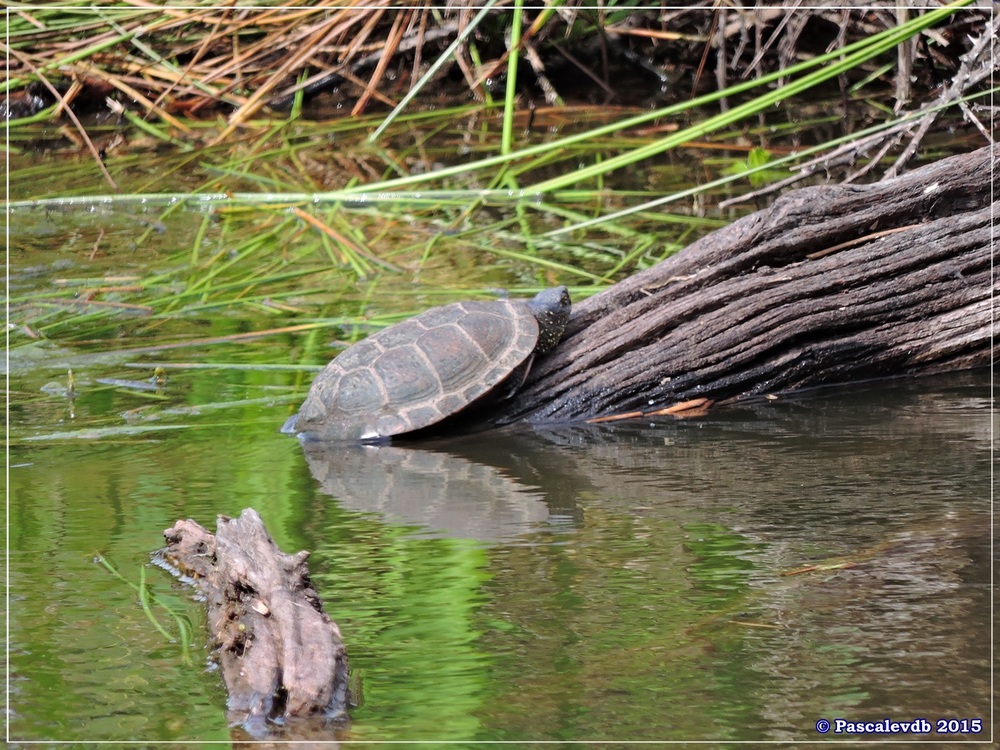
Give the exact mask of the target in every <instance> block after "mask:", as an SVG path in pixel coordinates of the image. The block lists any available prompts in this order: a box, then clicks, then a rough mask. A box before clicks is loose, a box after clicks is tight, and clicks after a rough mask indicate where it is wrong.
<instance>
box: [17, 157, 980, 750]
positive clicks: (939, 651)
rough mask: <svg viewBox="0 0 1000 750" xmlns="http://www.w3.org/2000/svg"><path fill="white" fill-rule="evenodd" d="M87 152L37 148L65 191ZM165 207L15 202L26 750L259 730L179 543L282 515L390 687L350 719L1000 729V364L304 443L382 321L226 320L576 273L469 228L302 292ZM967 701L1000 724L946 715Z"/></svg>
mask: <svg viewBox="0 0 1000 750" xmlns="http://www.w3.org/2000/svg"><path fill="white" fill-rule="evenodd" d="M57 166H58V165H55V166H54V170H55V171H54V172H53V174H55V176H53V175H43V174H41V172H42V171H43V170H42V168H41V167H39V181H40V182H44V184H45V188H44V189H43V190H42V192H48V193H51V192H53V191H54V190H56V189H57V186H56V182H58V174H57V171H58V170H57V169H56V167H57ZM95 190H97V188H94V187H91V189H90V192H91V193H93V192H95ZM32 192H33V188H32V186H31V185H28V184H25V183H22V184H20V185H19V186H18V191H16V194H17V195H18V197H25V196H28V195H31V194H32ZM159 216H160V214H159V211H158V210H155V211H150V212H149V213H143V212H142V211H138V212H137V213H135V214H132V215H125V214H122V213H121V212H112V211H109V210H107V209H106V208H101V207H90V208H87V207H85V206H84V207H75V208H72V209H68V210H65V211H61V210H57V209H51V208H50V209H46V210H44V211H42V210H23V209H19V210H18V211H16V212H15V213H14V214H13V215H12V235H11V237H12V239H11V244H10V248H9V262H10V266H9V268H10V274H11V279H10V283H11V288H10V296H11V318H10V323H11V328H10V331H9V334H10V349H9V359H8V363H7V365H8V373H9V378H10V390H9V398H10V415H9V422H8V427H9V430H10V448H9V466H10V468H9V486H8V495H7V502H8V512H9V537H8V548H9V574H10V581H9V600H8V604H9V612H8V614H9V617H10V639H9V642H8V654H9V662H10V709H11V712H10V715H9V717H8V730H9V736H10V739H12V740H15V741H17V742H20V743H28V742H32V741H56V742H60V743H65V744H66V745H72V744H74V743H77V742H83V741H135V742H139V743H142V744H145V745H155V744H156V743H159V742H165V741H182V742H190V743H199V742H209V741H220V742H236V741H240V740H244V739H246V735H245V734H244V733H242V731H241V730H240V729H239V728H233V727H230V726H229V718H230V717H227V714H226V694H225V690H224V688H223V686H222V684H221V679H220V677H219V675H218V673H217V671H216V670H215V669H214V668H213V666H212V663H211V661H210V659H209V654H208V652H207V649H206V644H205V632H206V631H205V628H204V617H203V607H202V604H201V603H200V602H199V601H197V600H196V598H195V594H194V592H193V590H191V589H190V588H188V587H186V586H184V585H182V584H181V583H179V582H177V581H176V580H175V579H174V578H173V577H171V576H170V575H169V574H168V573H167V572H166V571H164V570H161V569H160V568H157V567H154V566H153V565H152V564H151V563H150V554H151V552H152V551H154V550H155V549H157V548H159V547H161V546H162V544H163V537H162V533H163V531H164V530H165V529H167V528H168V527H170V526H171V525H172V524H173V523H174V522H175V521H177V520H178V519H184V518H191V519H194V520H196V521H198V522H200V523H202V524H203V525H205V526H207V527H209V528H210V529H214V526H215V518H216V516H218V515H219V514H225V515H230V516H234V515H238V514H239V513H240V512H241V511H242V510H243V509H244V508H249V507H252V508H254V509H256V510H257V511H258V512H259V513H260V515H261V516H262V518H263V520H264V522H265V524H266V525H267V527H268V529H269V531H270V533H271V534H272V535H273V537H274V538H275V540H276V541H277V543H278V544H279V545H280V546H281V547H282V548H283V549H284V550H286V551H288V552H294V551H297V550H300V549H305V550H309V551H310V553H311V557H310V570H311V574H312V579H313V582H314V583H315V584H316V586H317V589H318V590H319V592H320V594H321V596H322V598H323V600H324V603H325V606H326V609H327V611H328V612H329V613H330V615H331V616H332V617H333V618H334V619H335V620H336V622H337V623H338V625H339V627H340V629H341V631H342V633H343V635H344V639H345V642H346V644H347V648H348V652H349V656H350V662H351V668H352V671H353V672H354V680H355V683H356V684H357V685H358V686H359V687H360V690H359V692H360V695H361V701H360V705H358V706H357V707H356V708H354V709H353V710H352V711H351V720H350V723H349V724H348V725H342V726H331V727H328V728H326V729H324V730H322V732H325V734H322V733H321V736H322V737H324V738H328V739H340V740H345V739H353V740H366V741H374V742H378V741H389V740H440V741H455V742H463V741H473V740H493V741H505V740H509V741H513V740H592V741H595V740H596V741H601V740H604V741H611V740H675V741H684V740H690V741H695V740H704V741H715V742H719V743H726V742H734V741H739V740H761V741H773V740H787V741H799V742H805V741H813V740H819V739H841V740H844V739H851V740H857V739H859V736H858V735H852V734H847V733H837V732H835V731H833V730H831V731H830V732H829V733H826V734H821V733H819V732H818V731H817V729H816V724H817V722H818V721H819V720H821V719H827V720H829V721H831V722H834V721H835V720H837V719H845V720H848V721H851V722H861V721H880V720H884V719H886V718H889V719H891V720H897V721H910V720H913V719H915V718H924V719H926V720H927V721H929V722H931V723H932V731H931V732H930V733H928V734H919V735H918V734H916V733H912V732H911V733H909V734H903V735H895V736H893V737H892V739H897V740H913V741H917V740H938V741H940V740H952V739H956V738H962V739H980V740H981V739H983V738H984V737H985V736H986V732H988V731H989V730H988V727H989V724H990V715H989V711H990V706H991V694H990V691H991V684H992V683H991V663H990V658H991V651H990V633H991V627H992V622H991V597H990V575H991V569H992V568H991V565H992V562H993V559H994V558H993V557H992V549H993V548H992V539H991V526H990V524H991V501H990V498H991V490H992V488H991V478H992V462H991V456H992V453H991V451H992V440H993V429H992V423H991V418H992V411H991V387H990V380H989V376H988V374H985V373H965V374H959V375H955V376H952V377H940V378H932V379H927V380H923V381H895V382H885V383H878V384H867V385H865V386H859V387H856V388H852V389H845V390H843V391H828V392H825V393H819V394H812V395H810V396H809V397H802V398H782V399H778V400H777V401H774V402H767V403H762V404H757V405H753V406H743V407H730V408H725V409H716V410H713V411H711V412H710V413H709V414H708V415H707V416H704V417H699V418H695V419H689V420H685V421H675V420H673V419H671V418H668V417H664V418H661V419H660V420H658V421H652V422H650V421H640V422H625V423H620V424H616V425H614V426H612V425H602V426H587V425H567V426H560V427H558V428H557V429H551V430H542V429H530V428H527V427H525V428H521V429H511V430H504V431H498V432H495V433H490V434H482V435H478V436H474V437H465V438H462V439H461V440H451V441H449V440H438V441H435V442H433V443H427V444H422V445H421V446H420V447H419V448H416V447H409V448H401V447H384V448H379V449H360V448H350V449H347V448H344V449H334V450H326V451H324V450H312V449H310V450H304V448H303V446H302V445H300V444H299V442H298V441H297V440H295V439H294V438H291V437H289V436H286V435H282V434H280V433H279V431H278V430H279V427H280V426H281V425H282V423H283V422H284V421H285V419H286V418H287V417H288V416H289V414H291V413H292V411H293V410H294V409H295V408H296V407H297V406H298V404H299V403H300V402H301V400H302V398H303V397H304V395H305V391H306V388H307V387H308V384H309V382H310V380H311V378H312V375H313V372H314V371H313V370H311V369H309V367H310V366H317V365H321V364H322V363H324V362H325V361H326V360H327V359H329V358H330V357H331V356H332V355H333V354H335V353H336V352H337V351H338V350H339V349H337V348H331V346H330V344H331V342H334V341H338V340H339V341H343V340H349V339H352V338H355V337H356V336H358V335H361V334H363V333H364V330H363V329H359V328H357V327H356V326H354V325H348V324H343V325H338V326H336V327H332V328H331V327H327V328H319V329H313V330H303V331H285V332H281V333H277V334H272V335H268V336H263V337H259V338H252V337H250V338H246V337H245V338H228V339H224V337H233V336H238V335H245V334H248V333H253V332H257V331H262V330H265V329H273V328H281V327H283V326H289V325H294V324H297V323H303V322H306V323H308V322H312V321H316V320H319V321H323V320H340V319H341V318H343V320H345V321H346V320H354V319H355V318H357V317H358V316H367V315H375V314H384V315H402V314H406V313H407V312H413V311H416V310H419V309H424V308H426V307H428V306H430V305H434V304H440V303H443V302H447V301H451V300H452V299H455V298H457V295H458V294H459V293H460V290H456V289H455V288H454V287H453V288H451V289H449V290H447V292H442V291H440V289H439V287H438V286H436V282H439V281H440V280H441V279H443V278H451V279H454V278H456V277H458V278H461V279H463V281H464V283H465V284H467V285H468V287H470V288H471V287H477V288H478V290H480V291H481V290H482V289H483V288H484V287H488V286H491V285H492V286H498V287H508V288H517V287H527V286H537V285H539V284H541V283H550V282H552V281H567V280H566V279H552V278H543V277H540V275H539V274H538V272H537V269H533V268H531V267H527V268H526V267H525V266H519V265H518V264H517V263H515V262H499V261H497V259H496V258H494V257H488V258H486V259H485V260H484V256H483V255H482V254H481V251H480V249H478V248H477V247H476V246H475V245H474V243H473V244H472V245H469V244H466V245H461V243H460V242H459V241H458V240H456V244H457V245H460V246H461V249H460V250H459V251H454V252H452V251H451V250H452V248H451V246H450V245H449V244H448V243H449V242H450V240H449V239H448V238H447V237H446V236H444V235H442V236H441V237H440V238H439V239H435V240H434V241H435V242H437V243H438V245H445V246H447V247H446V249H447V250H448V252H444V251H442V252H440V253H439V255H437V256H435V257H434V258H431V259H430V260H429V262H428V264H427V265H426V266H425V267H423V266H422V267H421V274H422V276H421V278H420V279H417V278H411V277H409V276H407V275H406V274H401V275H399V276H396V277H393V276H392V275H391V274H387V275H386V278H383V279H381V280H379V281H378V282H377V283H368V282H363V281H357V280H355V281H354V282H350V281H347V280H339V281H337V276H336V275H337V273H339V270H334V271H333V272H332V279H333V281H332V282H331V283H330V288H329V290H328V291H324V292H323V293H321V294H317V293H316V292H315V286H316V285H315V283H313V284H312V290H311V294H312V296H310V297H308V298H302V299H300V298H298V297H297V296H296V294H297V291H296V290H295V289H292V290H291V291H289V290H288V288H287V287H288V284H287V282H285V283H284V286H283V287H281V288H280V289H279V288H278V287H275V289H276V291H275V296H274V297H270V296H268V295H269V294H270V292H269V291H268V289H267V288H266V284H265V285H264V289H263V291H261V290H260V289H259V288H258V287H257V286H255V284H257V283H258V280H256V279H255V278H254V272H253V271H252V267H251V269H250V270H247V271H246V272H245V274H244V275H243V276H241V275H240V273H244V272H243V271H240V270H239V269H240V261H241V259H240V258H233V257H230V256H228V255H226V250H227V243H230V242H233V243H234V244H235V240H236V239H239V240H240V241H243V240H245V239H246V234H247V233H250V234H252V233H253V232H256V231H258V230H257V229H256V228H255V225H253V224H252V222H248V223H247V225H246V227H244V228H243V229H242V230H239V229H238V228H237V229H236V230H234V229H232V228H231V227H229V226H228V225H224V226H221V228H220V227H219V226H217V225H216V224H215V223H214V222H209V223H205V222H204V221H203V220H204V219H205V217H206V216H207V214H200V213H195V212H191V213H184V212H177V213H175V214H174V215H173V216H172V217H171V218H170V219H169V220H167V221H166V222H165V223H161V221H160V218H159ZM350 218H351V220H353V218H354V216H353V215H352V216H351V217H350ZM397 228H398V227H397ZM403 229H405V230H406V231H411V232H413V233H420V232H424V231H428V232H429V231H431V230H430V229H428V228H427V227H425V226H423V225H420V223H419V222H415V223H414V225H413V226H405V227H403ZM239 231H243V233H244V234H243V236H237V235H238V234H239ZM434 231H437V232H440V228H438V229H434ZM199 232H204V235H205V237H206V238H207V239H206V242H205V243H204V245H203V246H202V247H201V251H200V252H201V254H200V255H197V257H190V256H192V253H191V252H190V251H189V250H186V249H185V248H189V247H191V245H192V243H194V242H195V240H194V238H195V237H196V236H197V235H198V234H199ZM140 238H141V241H140ZM489 240H490V243H492V245H493V246H495V247H506V246H507V245H505V244H504V243H506V242H507V241H508V240H507V239H506V238H505V237H503V236H500V235H497V236H495V237H494V236H491V237H490V238H489ZM628 241H629V240H628V238H625V239H622V240H621V242H622V243H623V246H624V245H625V244H627V243H628ZM679 241H680V240H679ZM683 241H687V239H684V240H683ZM510 246H511V247H513V246H514V243H513V242H511V245H510ZM262 247H263V246H262ZM264 251H267V252H269V253H272V254H277V257H282V256H283V255H284V254H289V255H290V254H291V252H292V249H291V248H288V247H283V246H281V247H269V246H268V247H264V248H263V250H262V252H264ZM318 257H321V259H322V258H323V257H324V256H322V255H321V256H318ZM185 258H187V260H185ZM209 259H213V260H212V262H210V261H209ZM215 259H218V260H215ZM255 260H256V259H254V258H251V259H250V261H255ZM230 261H231V262H230ZM295 261H296V259H295V258H290V260H289V267H290V268H294V262H295ZM325 262H328V261H325ZM581 262H583V263H587V262H592V263H593V264H594V266H595V268H597V266H598V262H597V261H594V260H592V259H591V258H589V256H586V257H582V259H581ZM185 263H189V265H185ZM213 263H214V265H213ZM220 267H224V268H225V269H226V270H225V272H222V273H220V274H219V275H218V276H213V274H214V273H215V269H216V268H220ZM227 274H229V275H227ZM449 274H450V276H449ZM151 278H152V281H150V279H151ZM324 278H325V277H324ZM137 280H138V281H137ZM137 283H139V284H140V287H141V288H139V289H138V290H137V289H134V288H132V289H130V286H129V285H135V284H137ZM142 284H145V286H142ZM227 284H228V286H226V285H227ZM244 284H245V285H246V287H245V288H246V289H247V290H248V292H247V294H246V295H245V296H240V294H241V290H242V289H244V287H243V286H242V285H244ZM95 289H99V290H101V291H96V292H95V291H93V290H95ZM88 290H90V291H88ZM191 290H196V291H197V290H200V291H199V293H200V294H202V295H203V296H202V297H198V296H197V295H192V293H191ZM233 290H235V291H233ZM181 292H184V293H185V294H189V296H188V297H186V298H185V300H184V301H183V304H181V305H180V306H179V307H177V308H172V307H171V306H170V302H169V299H170V295H172V294H180V293H181ZM109 304H110V306H109ZM102 305H103V306H102ZM115 305H118V307H115ZM144 306H145V307H144ZM146 307H148V308H149V309H146ZM289 310H290V311H291V312H289ZM164 344H169V345H170V346H172V347H176V348H158V347H162V345H164ZM157 366H161V367H163V369H164V374H165V376H166V381H165V382H161V383H160V384H159V385H157V384H155V383H151V382H150V380H149V379H150V378H151V376H152V375H153V372H154V368H156V367H157ZM70 370H72V373H73V394H70V393H69V392H68V387H69V374H68V373H69V371H70ZM71 396H72V397H71ZM99 558H100V559H104V560H106V561H107V562H108V563H109V564H111V565H113V566H114V567H115V569H116V570H117V571H119V572H120V574H121V575H122V576H124V577H125V578H126V579H127V580H128V581H130V582H131V583H133V584H137V583H138V582H139V580H140V577H141V576H143V575H144V578H145V581H146V582H147V583H148V584H149V585H151V586H152V587H153V590H154V593H155V594H156V596H157V597H158V598H159V599H160V600H162V601H164V602H165V603H167V604H169V605H170V606H171V607H172V608H173V609H174V611H175V612H176V613H177V614H178V615H179V616H180V617H182V618H186V619H187V620H188V621H189V622H190V624H191V627H192V632H193V634H194V635H193V643H192V644H191V645H190V648H189V649H187V651H186V652H185V650H184V648H183V647H182V644H181V643H180V641H179V640H178V639H177V638H176V637H175V638H173V639H169V640H168V639H166V638H164V637H163V635H161V634H160V633H159V632H157V630H156V629H155V628H154V627H153V626H152V625H151V623H150V622H149V620H148V619H147V617H146V615H145V614H144V612H143V609H142V607H141V606H140V604H139V600H138V596H137V595H136V593H135V591H134V590H133V589H132V588H130V587H129V585H127V584H126V583H124V582H123V581H122V580H120V579H119V578H117V577H115V576H114V575H112V574H111V573H109V571H108V570H107V569H106V568H105V567H104V566H103V565H101V564H100V563H99V562H98V559H99ZM156 612H157V614H158V615H159V617H160V620H161V621H162V622H163V623H164V625H165V626H166V627H167V628H168V629H170V630H171V632H172V633H174V634H175V635H176V633H177V629H176V627H175V626H174V624H173V623H172V622H171V621H170V620H169V618H167V617H166V616H165V614H164V613H163V611H162V610H156ZM939 719H949V720H956V721H961V720H963V719H968V720H970V721H971V720H975V719H980V720H982V722H983V725H984V731H983V732H982V733H979V734H975V733H974V732H972V731H970V727H971V725H970V724H965V725H962V724H954V725H948V724H944V725H942V728H943V729H945V730H950V729H955V730H956V731H960V732H961V731H962V730H966V731H964V733H962V734H961V735H960V736H956V735H952V734H947V735H946V734H942V733H939V732H937V731H936V730H937V729H938V728H939V726H938V724H937V720H939ZM311 729H312V730H315V727H312V728H311ZM284 731H285V730H280V729H278V728H276V729H275V739H281V738H283V737H285V738H287V737H289V736H294V735H293V734H285V733H284ZM288 731H289V732H290V733H291V732H292V730H291V728H290V729H289V730H288ZM310 736H311V737H312V738H313V739H316V735H315V734H312V735H310ZM882 738H884V736H883V735H869V736H867V737H866V739H882Z"/></svg>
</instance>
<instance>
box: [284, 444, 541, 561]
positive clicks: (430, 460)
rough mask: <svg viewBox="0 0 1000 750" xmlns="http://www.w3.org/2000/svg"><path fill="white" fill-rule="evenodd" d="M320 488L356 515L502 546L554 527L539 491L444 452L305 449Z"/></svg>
mask: <svg viewBox="0 0 1000 750" xmlns="http://www.w3.org/2000/svg"><path fill="white" fill-rule="evenodd" d="M303 449H304V451H305V455H306V460H307V461H308V463H309V470H310V471H311V472H312V475H313V476H314V477H315V478H316V480H317V481H318V482H319V484H320V489H321V490H322V492H324V493H325V494H327V495H332V496H333V497H335V498H337V500H339V501H340V503H341V505H343V507H345V508H348V509H350V510H355V511H364V512H374V513H379V514H381V515H384V516H386V517H387V518H388V519H389V520H395V521H401V522H403V523H407V524H414V525H419V526H423V527H425V528H426V529H427V530H428V532H429V533H430V535H434V536H447V537H459V538H466V539H476V540H479V541H484V542H498V541H505V540H510V539H514V538H516V537H518V536H521V535H524V534H527V533H530V532H533V531H538V530H541V529H546V528H550V527H551V525H552V524H553V523H555V524H558V523H559V522H560V521H559V519H558V518H550V513H549V508H548V505H547V504H546V503H545V502H544V495H543V493H541V492H538V491H534V490H531V489H529V488H527V487H524V486H522V485H520V484H518V483H517V482H516V481H515V480H513V479H512V478H510V477H509V476H506V475H505V474H504V473H502V472H501V471H500V470H498V469H496V468H494V467H492V466H487V465H485V464H481V463H477V462H475V461H470V460H469V459H467V458H463V457H461V456H457V455H454V454H451V453H445V452H442V451H428V450H421V449H415V448H399V447H395V446H371V445H343V444H341V445H336V444H328V443H322V442H305V443H303Z"/></svg>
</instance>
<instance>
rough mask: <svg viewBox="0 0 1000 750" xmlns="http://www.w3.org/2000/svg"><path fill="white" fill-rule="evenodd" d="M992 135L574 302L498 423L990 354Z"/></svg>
mask: <svg viewBox="0 0 1000 750" xmlns="http://www.w3.org/2000/svg"><path fill="white" fill-rule="evenodd" d="M998 155H1000V147H998V146H992V147H987V148H983V149H980V150H978V151H975V152H973V153H969V154H963V155H961V156H955V157H951V158H947V159H943V160H941V161H939V162H936V163H933V164H930V165H928V166H926V167H922V168H920V169H918V170H915V171H913V172H911V173H909V174H906V175H904V176H902V177H897V178H894V179H890V180H884V181H882V182H879V183H876V184H872V185H844V186H826V187H809V188H803V189H800V190H796V191H794V192H791V193H789V194H787V195H785V196H783V197H782V198H780V199H778V200H777V201H776V202H775V203H774V205H773V206H771V207H770V208H768V209H765V210H763V211H759V212H757V213H755V214H752V215H750V216H747V217H745V218H742V219H739V220H738V221H736V222H734V223H733V224H731V225H730V226H728V227H726V228H724V229H721V230H719V231H717V232H714V233H712V234H710V235H707V236H706V237H704V238H702V239H700V240H698V241H697V242H695V243H694V244H693V245H691V246H689V247H688V248H686V249H685V250H683V251H682V252H680V253H678V254H677V255H675V256H673V257H671V258H668V259H667V260H665V261H663V262H662V263H659V264H658V265H656V266H655V267H653V268H650V269H648V270H646V271H643V272H642V273H639V274H636V275H635V276H632V277H631V278H628V279H626V280H624V281H622V282H620V283H618V284H615V285H614V286H613V287H611V288H610V289H607V290H606V291H604V292H601V293H600V294H598V295H596V296H594V297H591V298H590V299H587V300H584V301H583V302H581V303H580V304H579V305H575V306H574V313H573V317H572V320H571V321H570V324H569V328H568V329H567V333H566V336H565V337H564V339H563V341H562V343H561V344H560V345H559V346H558V347H557V348H556V350H555V351H553V352H552V354H551V355H549V356H548V357H546V358H544V359H543V360H542V361H541V362H538V363H536V365H535V367H534V368H533V369H532V372H531V374H530V376H529V378H528V381H527V382H526V384H525V387H524V388H522V389H521V390H520V391H519V392H518V393H517V395H516V396H515V397H514V398H513V399H510V400H508V401H506V402H503V403H501V404H497V405H495V406H494V407H493V408H492V409H491V410H490V412H489V414H488V419H489V421H490V422H493V423H507V422H513V421H515V420H522V419H524V420H527V421H530V422H535V423H542V422H559V421H568V420H579V419H586V418H591V417H596V416H601V415H609V414H615V413H627V412H634V411H641V412H644V413H649V412H652V411H655V410H658V409H662V408H664V407H669V406H671V405H672V404H676V403H678V402H683V401H687V400H690V399H696V398H708V399H711V400H714V401H718V400H733V399H741V398H746V397H760V396H765V395H768V394H775V393H781V392H789V391H793V390H800V389H804V388H810V387H815V386H821V385H832V384H843V383H849V382H853V381H859V380H866V379H871V378H882V377H890V376H901V375H917V374H924V373H938V372H946V371H953V370H962V369H969V368H973V367H979V366H985V365H988V364H989V363H990V361H991V356H992V351H991V348H990V333H991V313H992V307H991V293H992V289H993V287H994V284H995V281H996V276H995V274H994V272H993V271H992V269H991V262H990V259H991V247H990V241H991V236H990V235H991V224H990V217H991V208H992V207H991V200H992V198H991V190H990V175H991V171H992V167H993V165H994V164H995V163H996V160H997V157H998Z"/></svg>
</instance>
